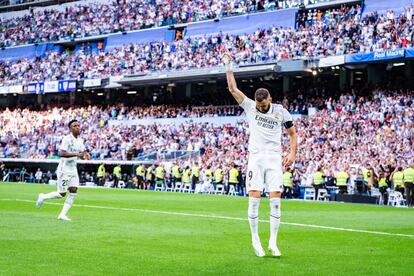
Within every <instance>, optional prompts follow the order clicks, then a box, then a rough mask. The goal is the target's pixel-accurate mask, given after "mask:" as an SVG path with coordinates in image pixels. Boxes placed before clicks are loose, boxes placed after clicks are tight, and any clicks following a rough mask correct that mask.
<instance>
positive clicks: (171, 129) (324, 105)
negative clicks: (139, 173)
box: [0, 88, 414, 188]
mask: <svg viewBox="0 0 414 276" xmlns="http://www.w3.org/2000/svg"><path fill="white" fill-rule="evenodd" d="M413 97H414V91H410V90H401V91H395V90H386V89H379V88H378V89H376V90H375V91H373V93H372V94H371V95H368V96H360V95H358V94H357V93H356V92H355V91H353V92H352V93H347V94H342V95H341V96H340V97H338V98H327V99H326V100H322V99H319V101H315V99H306V101H307V102H312V103H313V104H311V105H312V106H315V107H317V108H318V109H319V110H318V111H317V112H316V113H315V114H314V115H311V116H309V117H301V118H299V119H297V120H296V121H295V126H296V128H297V131H298V144H299V149H298V159H297V160H296V163H295V166H294V169H293V170H292V171H290V172H291V173H292V181H293V183H294V184H295V185H299V184H300V185H312V183H313V181H314V174H315V173H316V172H321V173H322V174H323V175H324V176H326V181H331V180H332V181H333V179H334V178H335V176H336V175H337V174H338V172H345V173H347V175H348V177H349V178H351V179H353V180H355V179H356V178H358V177H363V178H364V179H365V180H366V182H367V188H371V187H372V186H374V185H378V183H379V182H380V180H381V178H384V179H386V182H384V181H385V180H384V181H383V182H382V184H384V183H391V182H390V181H391V179H390V176H391V174H392V173H393V172H394V170H395V169H396V168H397V167H402V168H407V167H409V166H412V165H413V164H414V154H413V151H412V144H413V142H414V135H413V133H412V131H411V130H412V129H413V127H414V121H413V118H414V103H413V100H414V98H413ZM295 101H297V100H295ZM282 103H283V104H285V105H286V104H289V103H288V102H286V101H285V100H283V101H282ZM169 108H170V107H165V109H164V107H152V108H143V109H140V108H131V109H128V108H124V107H122V106H117V107H109V108H106V109H102V108H99V107H96V106H89V107H84V108H74V109H63V108H54V109H52V110H48V111H30V110H28V109H25V110H20V109H16V110H13V111H11V110H5V111H4V112H2V113H1V115H0V125H1V126H2V127H1V128H0V142H1V147H0V156H1V157H27V158H56V157H57V155H58V150H59V143H60V139H61V137H62V136H63V135H65V134H66V133H67V126H66V124H65V123H66V121H67V120H69V118H74V117H76V118H79V119H80V120H81V122H82V126H83V132H82V136H83V138H84V139H85V145H86V147H87V149H88V150H89V151H90V153H91V156H92V158H93V159H117V160H133V159H135V158H137V157H139V156H142V155H143V154H145V153H148V152H157V151H158V152H159V151H161V150H172V151H174V150H192V151H197V152H199V153H200V156H201V159H200V161H199V164H198V166H199V170H200V171H201V172H203V171H204V170H205V169H206V168H207V167H209V168H210V169H211V170H216V169H221V170H222V171H223V174H224V175H226V174H227V173H228V172H229V171H230V169H231V168H234V166H236V168H237V169H238V170H239V171H240V175H241V176H242V175H243V173H244V172H245V170H246V161H247V154H248V153H247V141H248V135H249V133H248V127H247V123H246V122H245V121H243V120H241V121H239V122H238V123H236V124H234V125H230V124H224V125H219V124H215V123H214V121H212V122H210V123H202V124H196V123H194V122H191V121H187V122H185V123H181V124H177V125H174V124H157V122H156V120H155V121H154V124H152V125H148V126H144V125H137V126H123V125H122V124H121V125H118V126H116V125H112V126H111V125H110V124H108V120H110V119H115V120H116V119H124V118H125V119H132V118H137V117H140V116H141V118H144V117H145V116H146V115H144V114H147V116H150V117H152V118H160V117H168V116H170V115H169V112H168V111H166V110H171V109H169ZM150 109H154V110H155V111H154V112H153V113H152V112H149V110H150ZM113 110H116V111H115V112H112V111H113ZM144 110H146V113H145V112H144ZM178 110H179V111H178V112H176V114H186V115H185V116H183V117H189V118H191V116H194V117H198V116H201V113H203V112H205V111H206V110H209V111H207V112H206V114H203V116H219V113H220V114H221V115H225V116H228V115H230V116H232V115H236V114H238V112H239V110H238V109H237V108H236V107H224V108H212V107H208V108H204V107H195V108H193V110H192V111H189V110H187V111H185V109H181V110H180V109H178ZM200 110H204V111H203V112H201V113H200ZM218 110H221V111H220V112H219V111H218ZM222 110H229V111H230V112H227V113H226V114H224V113H223V112H222ZM236 110H237V111H236ZM128 112H129V113H128ZM122 114H124V115H122ZM139 114H140V115H139ZM162 114H164V115H162ZM119 116H121V117H119ZM283 139H284V143H283V144H284V145H288V143H287V139H288V138H287V136H284V138H283ZM284 152H287V151H286V149H284ZM180 165H181V166H182V169H183V170H184V169H186V167H187V166H189V167H192V166H194V163H193V164H190V163H187V164H180ZM196 165H197V164H196ZM368 171H369V174H368V173H367V172H368ZM169 173H170V172H169V171H168V172H167V175H168V174H169ZM368 175H371V176H368ZM374 176H375V178H374ZM90 177H92V176H90ZM129 177H131V180H132V177H133V176H132V175H131V176H129ZM329 179H331V180H329ZM352 182H353V181H352ZM240 183H242V181H241V180H240Z"/></svg>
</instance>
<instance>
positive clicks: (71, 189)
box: [69, 187, 78, 193]
mask: <svg viewBox="0 0 414 276" xmlns="http://www.w3.org/2000/svg"><path fill="white" fill-rule="evenodd" d="M77 191H78V188H77V187H69V192H71V193H76V192H77Z"/></svg>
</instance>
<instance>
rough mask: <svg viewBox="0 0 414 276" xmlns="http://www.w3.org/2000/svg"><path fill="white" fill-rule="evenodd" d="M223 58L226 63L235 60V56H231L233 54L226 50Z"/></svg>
mask: <svg viewBox="0 0 414 276" xmlns="http://www.w3.org/2000/svg"><path fill="white" fill-rule="evenodd" d="M221 60H222V61H223V63H224V64H225V65H228V64H229V63H230V62H231V61H232V60H233V58H232V57H231V54H230V53H229V52H225V53H224V54H223V55H222V57H221Z"/></svg>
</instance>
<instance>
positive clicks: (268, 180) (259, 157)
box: [223, 53, 297, 257]
mask: <svg viewBox="0 0 414 276" xmlns="http://www.w3.org/2000/svg"><path fill="white" fill-rule="evenodd" d="M223 62H224V64H225V66H226V76H227V84H228V87H229V91H230V93H231V94H232V95H233V97H234V98H235V99H236V101H237V103H238V104H239V105H240V106H241V107H242V108H243V109H244V111H245V112H246V115H247V120H248V122H249V131H250V137H249V160H248V166H247V175H246V187H247V191H248V192H249V208H248V218H249V224H250V230H251V233H252V244H253V248H254V251H255V253H256V255H257V256H258V257H263V256H265V252H264V250H263V248H262V245H261V242H260V238H259V232H258V218H259V205H260V195H261V192H262V191H263V189H264V188H265V189H266V190H267V192H269V197H270V200H269V202H270V240H269V250H270V251H271V253H272V255H273V256H280V255H281V253H280V251H279V249H278V247H277V233H278V230H279V224H280V198H281V193H282V191H283V170H282V166H284V167H289V166H290V165H292V164H293V162H294V161H295V158H296V149H297V134H296V130H295V127H294V126H293V122H292V116H291V115H290V114H289V112H288V111H287V110H286V109H284V108H283V107H282V105H279V104H272V97H271V96H270V94H269V91H268V90H267V89H264V88H259V89H257V90H256V92H255V101H253V100H251V99H249V98H248V97H246V96H245V95H244V94H243V92H242V91H240V90H239V89H238V88H237V85H236V80H235V78H234V74H233V70H232V57H231V56H230V54H228V53H225V54H224V55H223ZM282 127H285V128H286V130H287V133H288V134H289V136H290V153H289V154H288V155H287V156H286V157H285V158H283V161H282V156H281V136H282Z"/></svg>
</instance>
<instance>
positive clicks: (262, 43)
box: [0, 5, 414, 85]
mask: <svg viewBox="0 0 414 276" xmlns="http://www.w3.org/2000/svg"><path fill="white" fill-rule="evenodd" d="M413 11H414V5H412V6H410V7H408V8H407V9H406V12H405V13H402V14H401V15H400V16H398V17H397V16H394V15H392V12H389V13H388V14H384V15H379V14H377V13H372V14H368V15H367V16H365V17H364V18H362V19H360V14H361V8H360V7H359V6H355V7H351V8H343V9H341V10H340V11H339V12H338V11H336V12H335V13H334V12H333V11H332V12H331V13H327V12H326V13H325V14H324V16H322V17H321V18H320V19H319V17H317V18H316V21H315V22H313V23H312V24H310V25H309V26H301V27H299V28H298V29H297V30H295V29H292V28H278V27H274V26H273V27H269V28H268V29H267V30H257V31H256V32H255V33H253V34H245V35H231V34H223V33H219V34H217V35H214V36H210V35H204V36H200V37H191V38H185V39H183V40H178V41H174V42H165V41H158V42H151V43H144V44H139V43H137V44H128V45H123V46H121V47H119V48H115V49H113V50H111V51H109V52H104V51H100V52H98V53H93V52H92V51H88V50H87V49H86V48H87V47H83V48H81V49H80V50H77V51H73V52H70V51H64V52H63V53H57V52H48V54H47V55H46V56H45V57H38V58H35V59H20V60H17V61H6V60H3V61H0V78H1V84H2V85H12V84H22V83H29V82H34V81H44V80H59V79H80V78H102V77H109V76H117V75H127V74H133V73H138V72H144V73H149V72H152V71H169V70H170V71H176V70H187V69H191V68H206V67H212V66H219V65H221V60H220V58H219V57H220V56H221V54H222V52H223V51H224V50H225V49H227V50H229V51H231V53H232V55H233V57H234V60H235V63H237V64H239V65H243V64H250V63H258V62H271V61H280V60H286V59H296V58H317V57H323V56H330V55H342V54H350V53H366V52H372V51H378V50H382V49H391V50H394V49H398V48H404V47H411V46H413V45H414V32H413V30H414V20H413Z"/></svg>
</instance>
